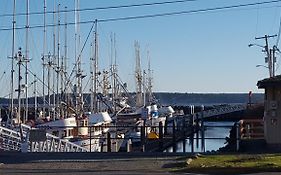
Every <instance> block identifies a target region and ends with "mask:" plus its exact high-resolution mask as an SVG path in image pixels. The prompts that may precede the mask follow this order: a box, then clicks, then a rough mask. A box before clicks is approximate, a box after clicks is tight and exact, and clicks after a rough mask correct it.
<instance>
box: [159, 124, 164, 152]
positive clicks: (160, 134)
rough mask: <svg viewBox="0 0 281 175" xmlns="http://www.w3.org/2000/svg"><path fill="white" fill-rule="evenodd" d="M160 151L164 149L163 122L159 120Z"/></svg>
mask: <svg viewBox="0 0 281 175" xmlns="http://www.w3.org/2000/svg"><path fill="white" fill-rule="evenodd" d="M159 151H160V152H162V151H163V123H162V122H159Z"/></svg>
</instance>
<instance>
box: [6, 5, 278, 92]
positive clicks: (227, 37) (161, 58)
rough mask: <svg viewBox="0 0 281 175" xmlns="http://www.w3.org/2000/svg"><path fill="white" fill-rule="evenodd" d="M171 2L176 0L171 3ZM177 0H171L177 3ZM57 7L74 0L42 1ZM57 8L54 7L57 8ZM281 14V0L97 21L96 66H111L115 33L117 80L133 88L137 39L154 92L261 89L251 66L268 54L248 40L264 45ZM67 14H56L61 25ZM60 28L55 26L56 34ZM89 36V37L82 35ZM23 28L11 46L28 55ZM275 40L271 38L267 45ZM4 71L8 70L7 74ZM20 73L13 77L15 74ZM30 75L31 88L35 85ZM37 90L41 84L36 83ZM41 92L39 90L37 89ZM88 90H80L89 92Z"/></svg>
mask: <svg viewBox="0 0 281 175" xmlns="http://www.w3.org/2000/svg"><path fill="white" fill-rule="evenodd" d="M167 1H169V0H145V1H144V0H138V1H130V0H80V9H85V8H90V9H91V8H96V7H110V6H123V5H131V4H143V3H155V2H157V3H158V2H167ZM170 1H173V0H170ZM174 1H176V0H174ZM267 1H270V0H193V1H185V2H178V3H170V4H163V5H153V6H142V7H131V8H118V9H107V10H89V11H81V12H80V21H91V20H95V19H97V20H101V21H102V20H104V19H111V18H119V17H129V16H141V15H151V14H162V13H171V12H180V11H191V10H201V9H209V8H217V7H226V6H233V5H243V4H250V3H257V2H267ZM12 2H13V1H11V0H1V5H0V53H1V54H0V65H1V66H0V78H1V79H0V83H1V86H2V89H3V90H2V91H1V93H0V95H1V96H5V95H7V94H8V93H9V91H8V90H7V89H9V81H10V80H9V79H10V69H11V59H8V57H10V56H11V52H12V49H11V46H12V31H11V30H1V29H4V28H11V27H12V17H11V16H8V17H3V14H11V13H12V12H13V10H12V9H13V3H12ZM54 2H55V3H56V4H57V5H58V4H60V8H61V9H64V8H65V7H67V9H69V10H73V9H74V0H72V1H71V0H47V11H52V10H53V7H54V5H53V4H54ZM57 5H56V8H57ZM25 7H26V1H24V0H20V1H17V6H16V11H17V12H16V13H25V11H26V8H25ZM30 12H31V13H32V12H43V0H30ZM66 16H67V21H68V23H73V22H74V12H68V13H66ZM280 16H281V1H279V2H277V3H270V4H266V5H256V6H248V7H242V8H232V9H225V10H217V11H208V12H199V13H189V14H181V15H172V16H163V17H154V18H143V19H136V20H123V21H111V22H100V23H99V22H98V38H99V68H100V70H104V69H108V67H109V65H110V63H111V57H110V55H111V52H110V51H111V42H110V35H111V33H114V34H115V35H116V53H117V55H116V59H117V64H118V71H119V76H120V77H121V79H122V80H123V82H126V83H127V84H128V86H129V90H130V91H134V90H135V85H134V84H135V80H134V68H135V48H134V42H135V41H138V42H139V43H140V53H141V64H142V65H141V66H142V68H143V69H147V67H148V66H147V65H148V56H147V52H149V57H150V60H151V68H152V70H153V91H155V92H181V93H247V92H249V91H253V92H263V90H258V88H257V86H256V83H257V81H258V80H261V79H264V78H267V77H269V73H268V69H267V68H265V67H256V65H265V63H264V57H265V54H264V53H263V52H262V48H261V47H258V46H257V47H251V48H249V47H248V45H249V44H250V43H255V44H259V45H262V46H264V45H265V41H264V40H255V37H260V36H264V35H274V34H278V31H279V23H280ZM52 19H53V17H52V14H48V15H47V24H52ZM64 19H65V13H61V22H62V23H64V21H65V20H64ZM25 22H26V20H25V16H17V17H16V25H17V26H21V27H22V26H25ZM34 25H43V15H42V14H41V15H30V26H34ZM92 25H93V24H92V23H88V24H81V25H80V33H81V47H82V45H83V44H85V49H84V50H83V52H82V68H83V69H84V73H85V74H87V77H86V78H85V80H84V83H86V82H87V80H88V79H89V77H90V73H89V68H90V57H91V52H90V50H91V49H90V45H91V43H93V32H91V27H92ZM56 30H57V29H56ZM74 31H75V30H74V25H68V28H67V40H68V44H67V48H68V54H67V58H68V71H71V70H72V68H73V65H74V63H75V56H74V50H75V49H74V43H75V41H74V33H75V32H74ZM52 32H53V28H48V29H47V38H48V39H47V48H46V50H47V52H50V53H52V52H53V46H52ZM64 33H65V32H64V27H63V26H61V28H60V37H61V40H60V42H61V46H62V48H61V50H62V55H63V53H64V50H63V46H64ZM88 34H90V35H89V36H90V37H89V39H88V40H87V36H88ZM25 41H26V39H25V30H16V44H15V45H16V48H18V47H22V48H23V52H25ZM276 42H277V37H275V38H271V39H269V44H270V46H273V45H274V44H276ZM42 47H43V28H34V29H30V32H29V48H30V49H29V57H30V58H31V61H30V64H29V65H30V69H31V70H32V72H34V73H35V74H36V75H37V77H41V76H42V75H41V74H42V62H41V57H42V53H43V49H42ZM279 63H280V55H277V70H276V74H280V68H279V66H278V64H279ZM4 72H5V73H4ZM16 73H17V72H16ZM32 79H33V78H32V77H30V83H31V81H32ZM38 86H40V85H38ZM39 88H40V87H39ZM87 88H88V87H85V90H86V91H87V90H88V89H89V88H88V89H87Z"/></svg>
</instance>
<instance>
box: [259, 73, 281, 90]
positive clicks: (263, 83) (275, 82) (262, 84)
mask: <svg viewBox="0 0 281 175" xmlns="http://www.w3.org/2000/svg"><path fill="white" fill-rule="evenodd" d="M257 86H258V88H260V89H261V88H266V87H272V86H280V87H281V75H277V76H275V77H271V78H265V79H263V80H260V81H258V83H257Z"/></svg>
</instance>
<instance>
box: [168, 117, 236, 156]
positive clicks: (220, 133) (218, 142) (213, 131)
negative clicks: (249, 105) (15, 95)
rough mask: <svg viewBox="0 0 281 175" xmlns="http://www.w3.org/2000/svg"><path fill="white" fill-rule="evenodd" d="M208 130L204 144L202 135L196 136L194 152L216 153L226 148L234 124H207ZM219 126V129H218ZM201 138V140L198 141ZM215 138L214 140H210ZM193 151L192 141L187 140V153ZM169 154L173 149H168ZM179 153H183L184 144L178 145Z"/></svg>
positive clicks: (205, 133)
mask: <svg viewBox="0 0 281 175" xmlns="http://www.w3.org/2000/svg"><path fill="white" fill-rule="evenodd" d="M204 125H205V126H210V127H206V130H205V132H204V136H205V140H204V142H205V143H204V142H202V139H201V138H202V136H201V133H199V134H198V135H197V134H195V135H194V143H193V147H194V152H204V151H212V150H214V151H216V150H218V149H219V148H221V147H223V146H225V142H226V140H225V137H229V131H230V129H231V127H229V126H233V125H234V122H205V124H204ZM217 126H219V127H217ZM197 138H199V139H197ZM208 138H213V139H208ZM214 138H220V139H214ZM191 150H192V144H191V141H190V139H186V144H185V151H186V152H191ZM167 151H168V152H172V151H173V148H169V149H167ZM177 152H183V142H179V143H177Z"/></svg>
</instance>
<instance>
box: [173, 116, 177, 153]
mask: <svg viewBox="0 0 281 175" xmlns="http://www.w3.org/2000/svg"><path fill="white" fill-rule="evenodd" d="M176 149H177V143H176V124H175V120H173V152H176Z"/></svg>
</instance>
